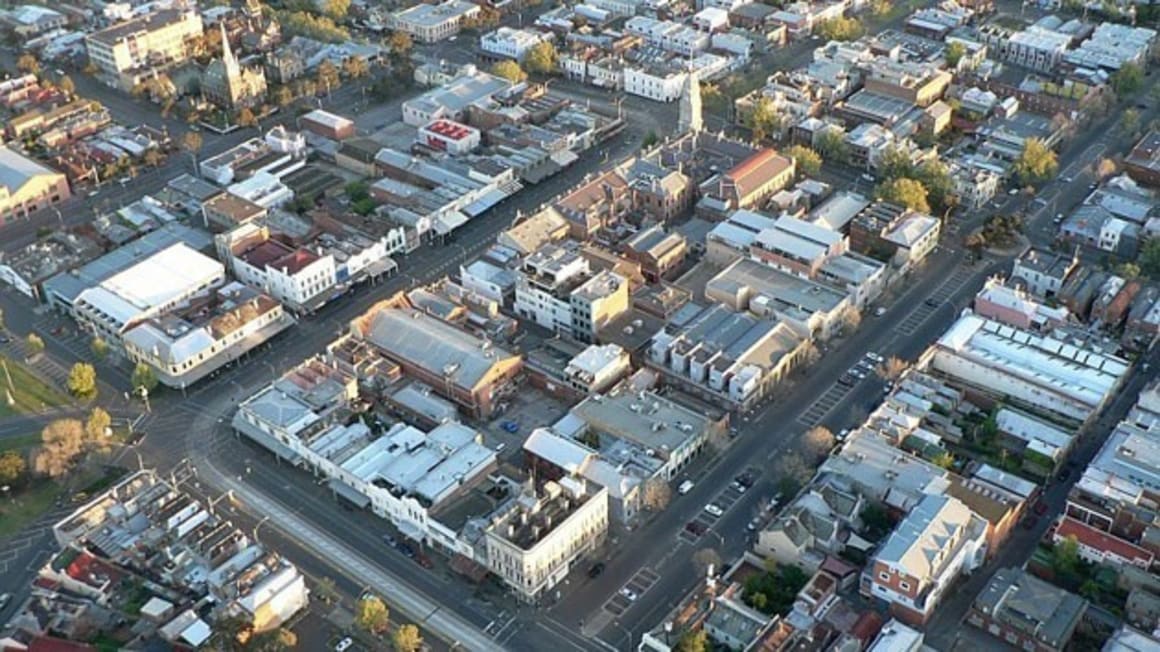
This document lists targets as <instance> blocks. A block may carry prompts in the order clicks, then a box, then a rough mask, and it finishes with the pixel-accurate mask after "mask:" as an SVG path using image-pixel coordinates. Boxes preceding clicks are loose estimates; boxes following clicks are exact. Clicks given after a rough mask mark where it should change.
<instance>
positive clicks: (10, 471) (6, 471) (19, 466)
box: [0, 451, 28, 484]
mask: <svg viewBox="0 0 1160 652" xmlns="http://www.w3.org/2000/svg"><path fill="white" fill-rule="evenodd" d="M27 471H28V463H27V462H25V461H24V456H23V455H21V454H20V452H19V451H4V452H3V453H0V484H12V483H14V482H16V481H17V480H19V479H21V478H23V477H24V474H25V472H27Z"/></svg>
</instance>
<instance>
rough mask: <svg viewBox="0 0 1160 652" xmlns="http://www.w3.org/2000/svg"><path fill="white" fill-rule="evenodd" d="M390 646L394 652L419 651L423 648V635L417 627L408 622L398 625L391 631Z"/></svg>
mask: <svg viewBox="0 0 1160 652" xmlns="http://www.w3.org/2000/svg"><path fill="white" fill-rule="evenodd" d="M391 647H393V648H395V652H419V650H421V649H423V636H422V634H420V633H419V628H418V627H416V626H414V625H412V624H410V623H408V624H406V625H400V626H398V627H396V628H395V631H393V632H391Z"/></svg>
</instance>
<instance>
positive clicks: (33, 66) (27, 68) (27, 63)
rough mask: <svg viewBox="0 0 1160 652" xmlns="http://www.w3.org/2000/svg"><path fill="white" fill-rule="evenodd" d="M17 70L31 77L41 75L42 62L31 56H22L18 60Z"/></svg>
mask: <svg viewBox="0 0 1160 652" xmlns="http://www.w3.org/2000/svg"><path fill="white" fill-rule="evenodd" d="M16 69H17V70H19V71H20V72H23V73H27V74H30V75H39V74H40V62H39V61H37V59H36V57H35V56H33V55H31V54H27V53H25V54H22V55H20V57H19V58H17V59H16Z"/></svg>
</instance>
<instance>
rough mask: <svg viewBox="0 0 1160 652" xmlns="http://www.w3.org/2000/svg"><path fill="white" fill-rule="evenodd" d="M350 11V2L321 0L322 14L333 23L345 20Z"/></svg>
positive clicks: (346, 0)
mask: <svg viewBox="0 0 1160 652" xmlns="http://www.w3.org/2000/svg"><path fill="white" fill-rule="evenodd" d="M348 11H350V0H323V2H322V14H323V15H324V16H326V17H327V18H329V19H331V20H333V21H340V20H342V19H343V18H346V14H347V12H348Z"/></svg>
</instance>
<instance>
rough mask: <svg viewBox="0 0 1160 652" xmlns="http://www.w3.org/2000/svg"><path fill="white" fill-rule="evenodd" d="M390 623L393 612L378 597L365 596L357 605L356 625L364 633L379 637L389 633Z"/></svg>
mask: <svg viewBox="0 0 1160 652" xmlns="http://www.w3.org/2000/svg"><path fill="white" fill-rule="evenodd" d="M390 622H391V612H390V611H389V610H388V609H387V605H386V603H385V602H383V599H382V598H380V597H378V596H376V595H367V596H363V597H362V598H361V599H359V601H358V603H357V604H356V605H355V613H354V623H355V625H357V626H358V627H359V628H360V629H362V630H364V631H367V632H370V633H371V634H374V635H376V636H378V635H379V634H382V633H383V632H385V631H387V627H388V626H389V625H390Z"/></svg>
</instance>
